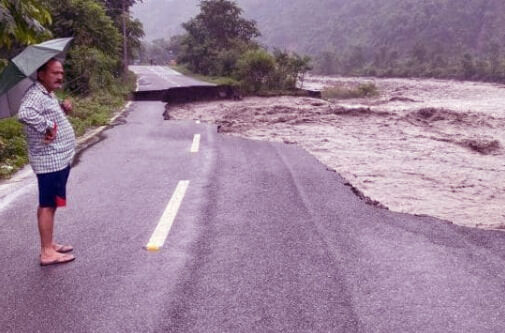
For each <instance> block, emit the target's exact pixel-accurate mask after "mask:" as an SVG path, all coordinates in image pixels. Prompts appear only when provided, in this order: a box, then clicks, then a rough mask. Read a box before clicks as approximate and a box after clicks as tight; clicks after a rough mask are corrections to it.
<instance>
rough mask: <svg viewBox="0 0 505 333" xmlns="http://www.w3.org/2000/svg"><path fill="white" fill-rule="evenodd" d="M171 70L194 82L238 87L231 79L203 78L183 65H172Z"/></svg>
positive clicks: (219, 77)
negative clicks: (194, 80) (192, 79)
mask: <svg viewBox="0 0 505 333" xmlns="http://www.w3.org/2000/svg"><path fill="white" fill-rule="evenodd" d="M170 68H172V69H173V70H175V71H177V72H179V73H181V74H184V75H186V76H189V77H192V78H194V79H196V80H200V81H203V82H208V83H213V84H217V85H229V86H238V85H239V82H238V81H237V80H235V79H233V78H231V77H226V76H205V75H201V74H195V73H193V72H191V71H190V70H189V69H188V68H187V67H186V66H184V65H172V66H170Z"/></svg>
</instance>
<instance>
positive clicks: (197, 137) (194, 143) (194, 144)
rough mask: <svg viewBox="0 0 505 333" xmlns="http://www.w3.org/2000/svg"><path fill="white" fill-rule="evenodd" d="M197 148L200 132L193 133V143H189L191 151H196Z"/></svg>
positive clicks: (198, 146) (198, 147)
mask: <svg viewBox="0 0 505 333" xmlns="http://www.w3.org/2000/svg"><path fill="white" fill-rule="evenodd" d="M199 149H200V134H195V137H194V138H193V144H192V145H191V152H192V153H198V150H199Z"/></svg>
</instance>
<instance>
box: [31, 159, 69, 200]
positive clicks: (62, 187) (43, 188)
mask: <svg viewBox="0 0 505 333" xmlns="http://www.w3.org/2000/svg"><path fill="white" fill-rule="evenodd" d="M69 174H70V166H68V167H66V168H65V169H63V170H60V171H56V172H50V173H42V174H38V175H37V180H38V182H39V206H40V207H65V206H66V205H67V180H68V175H69Z"/></svg>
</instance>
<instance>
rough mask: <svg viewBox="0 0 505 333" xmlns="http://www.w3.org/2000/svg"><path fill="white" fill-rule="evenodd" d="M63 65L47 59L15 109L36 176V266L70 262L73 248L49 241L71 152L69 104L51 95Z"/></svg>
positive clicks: (63, 197) (62, 202) (61, 202)
mask: <svg viewBox="0 0 505 333" xmlns="http://www.w3.org/2000/svg"><path fill="white" fill-rule="evenodd" d="M63 74H64V73H63V65H62V64H61V62H60V61H58V60H56V59H51V60H49V61H48V62H47V63H46V64H45V65H43V66H42V67H41V68H39V69H38V70H37V81H36V82H35V83H34V84H33V85H32V86H31V87H30V88H29V89H28V91H27V92H26V94H25V96H24V97H23V100H22V103H21V106H20V108H19V114H18V119H19V121H21V122H22V123H24V124H25V131H26V138H27V142H28V150H29V158H30V164H31V166H32V169H33V171H34V172H35V174H36V175H37V180H38V185H39V207H38V210H37V220H38V227H39V233H40V244H41V251H40V265H42V266H46V265H52V264H61V263H66V262H70V261H72V260H74V259H75V257H74V256H73V255H72V254H69V253H68V252H71V251H72V250H73V247H72V246H70V245H61V244H58V243H56V242H54V240H53V229H54V217H55V214H56V209H57V208H58V207H64V206H66V184H67V180H68V176H69V173H70V163H71V162H72V159H73V158H74V155H75V134H74V130H73V128H72V126H71V125H70V122H69V121H68V119H67V117H66V114H68V113H70V112H71V111H72V103H71V102H70V101H69V100H65V101H64V102H63V103H61V105H60V103H59V101H58V99H57V98H56V96H55V95H54V91H55V90H56V89H60V88H61V87H62V84H63Z"/></svg>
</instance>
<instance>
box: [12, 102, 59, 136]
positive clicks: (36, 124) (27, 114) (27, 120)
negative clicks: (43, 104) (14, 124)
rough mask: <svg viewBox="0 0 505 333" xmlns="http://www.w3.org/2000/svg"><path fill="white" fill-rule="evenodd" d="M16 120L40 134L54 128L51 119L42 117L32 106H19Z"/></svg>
mask: <svg viewBox="0 0 505 333" xmlns="http://www.w3.org/2000/svg"><path fill="white" fill-rule="evenodd" d="M18 120H19V121H20V122H22V123H23V124H26V125H28V126H30V127H31V128H33V129H35V130H36V131H37V132H39V133H40V134H46V132H47V130H48V129H52V128H54V125H55V124H54V122H52V121H51V120H49V119H46V118H44V117H43V116H42V115H41V114H40V113H39V112H38V110H37V109H35V108H34V107H33V106H21V108H19V113H18Z"/></svg>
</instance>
